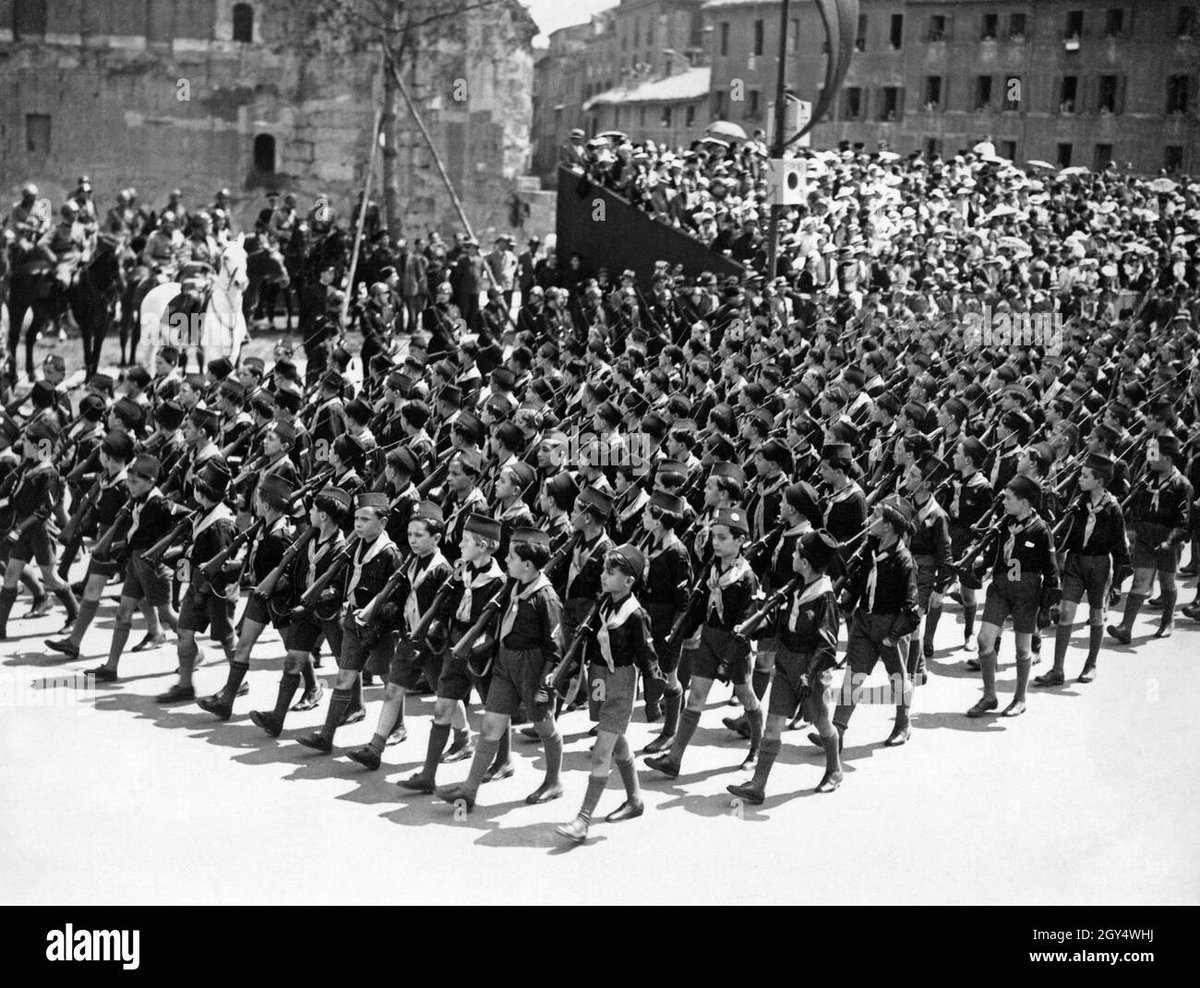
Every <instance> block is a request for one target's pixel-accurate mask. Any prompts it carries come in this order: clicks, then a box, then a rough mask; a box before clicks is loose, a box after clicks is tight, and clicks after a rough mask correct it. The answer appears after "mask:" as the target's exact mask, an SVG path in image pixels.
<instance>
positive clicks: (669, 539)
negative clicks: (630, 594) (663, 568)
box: [642, 529, 683, 580]
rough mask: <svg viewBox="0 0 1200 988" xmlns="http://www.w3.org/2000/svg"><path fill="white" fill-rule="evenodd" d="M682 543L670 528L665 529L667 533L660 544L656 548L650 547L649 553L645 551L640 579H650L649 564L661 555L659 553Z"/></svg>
mask: <svg viewBox="0 0 1200 988" xmlns="http://www.w3.org/2000/svg"><path fill="white" fill-rule="evenodd" d="M682 544H683V543H682V542H680V541H679V536H678V535H676V534H675V533H674V532H673V531H671V530H670V529H667V535H666V538H664V539H663V540H662V543H661V544H660V545H659V546H658V547H657V548H652V549H651V550H650V552H649V553H647V555H646V565H645V568H644V569H643V570H642V579H643V580H649V579H650V564H651V563H652V562H653V561H654V560H655V559H657V558H658V557H659V556H661V555H662V554H663V553H664V552H666V551H667V550H668V549H670V548H671V547H672V546H676V545H682Z"/></svg>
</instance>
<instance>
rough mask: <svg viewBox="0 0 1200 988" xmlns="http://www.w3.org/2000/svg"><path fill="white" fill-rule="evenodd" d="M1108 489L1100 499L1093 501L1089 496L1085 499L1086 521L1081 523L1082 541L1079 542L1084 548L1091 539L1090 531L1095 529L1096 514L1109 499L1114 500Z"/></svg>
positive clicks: (1105, 505) (1104, 506) (1106, 504)
mask: <svg viewBox="0 0 1200 988" xmlns="http://www.w3.org/2000/svg"><path fill="white" fill-rule="evenodd" d="M1115 500H1116V498H1115V497H1113V496H1112V493H1111V492H1110V491H1105V492H1104V494H1103V495H1102V496H1101V498H1100V500H1099V501H1098V502H1097V501H1093V500H1092V499H1091V497H1089V498H1088V499H1087V521H1086V522H1084V525H1083V542H1082V543H1080V544H1081V545H1082V546H1084V547H1085V548H1086V546H1087V544H1088V542H1090V541H1091V538H1092V532H1094V531H1095V530H1096V516H1097V515H1099V514H1100V512H1101V511H1103V510H1104V509H1105V508H1106V507H1108V502H1109V501H1115Z"/></svg>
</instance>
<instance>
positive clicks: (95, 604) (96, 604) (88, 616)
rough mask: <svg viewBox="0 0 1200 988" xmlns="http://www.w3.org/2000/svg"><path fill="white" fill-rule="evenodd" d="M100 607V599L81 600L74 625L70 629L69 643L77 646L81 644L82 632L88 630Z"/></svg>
mask: <svg viewBox="0 0 1200 988" xmlns="http://www.w3.org/2000/svg"><path fill="white" fill-rule="evenodd" d="M99 609H100V601H98V600H86V599H85V600H83V601H81V602H80V604H79V616H78V617H76V618H75V626H74V627H73V628H72V629H71V639H70V640H71V644H72V645H74V646H75V647H76V648H78V647H79V646H80V645H81V644H83V635H84V632H86V631H87V630H88V628H89V627H90V626H91V623H92V621H93V620H95V618H96V611H98V610H99Z"/></svg>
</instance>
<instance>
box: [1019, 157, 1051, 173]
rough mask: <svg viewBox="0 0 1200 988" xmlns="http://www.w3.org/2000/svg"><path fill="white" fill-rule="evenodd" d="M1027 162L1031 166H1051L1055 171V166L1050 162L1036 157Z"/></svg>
mask: <svg viewBox="0 0 1200 988" xmlns="http://www.w3.org/2000/svg"><path fill="white" fill-rule="evenodd" d="M1025 164H1027V165H1028V166H1029V167H1030V168H1049V169H1050V171H1054V166H1053V165H1052V164H1050V162H1048V161H1039V160H1038V159H1037V158H1034V159H1033V160H1032V161H1027V162H1025Z"/></svg>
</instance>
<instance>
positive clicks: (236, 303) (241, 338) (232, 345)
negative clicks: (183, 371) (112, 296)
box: [140, 234, 250, 371]
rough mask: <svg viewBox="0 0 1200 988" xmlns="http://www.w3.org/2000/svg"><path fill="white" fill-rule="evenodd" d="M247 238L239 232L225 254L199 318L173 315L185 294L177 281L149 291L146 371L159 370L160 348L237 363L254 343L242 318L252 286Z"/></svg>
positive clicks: (144, 325) (144, 323)
mask: <svg viewBox="0 0 1200 988" xmlns="http://www.w3.org/2000/svg"><path fill="white" fill-rule="evenodd" d="M244 239H245V238H244V235H241V234H239V235H238V237H237V239H236V240H231V241H229V243H227V244H226V245H225V248H224V250H222V252H221V259H220V261H218V263H217V272H216V274H215V275H214V276H213V278H212V294H211V295H210V296H209V300H208V305H207V307H206V308H205V310H204V314H203V316H202V317H200V318H199V319H193V318H191V317H188V316H186V315H185V314H183V313H179V312H176V313H171V314H170V315H169V316H168V307H169V305H170V303H171V302H172V301H173V300H174V299H176V298H178V296H179V293H180V292H182V291H183V286H182V285H181V284H180V283H179V282H177V281H168V282H166V283H165V284H162V285H156V286H155V287H154V288H152V289H151V290H150V291H149V292H147V293H146V297H145V298H144V299H143V300H142V310H141V313H140V317H141V323H142V340H141V343H142V348H143V360H142V366H143V367H148V368H153V367H154V358H155V356H156V355H157V353H158V350H159V348H160V347H163V346H167V345H171V346H175V347H178V348H179V350H180V352H181V353H185V354H186V351H187V350H188V349H189V348H195V349H198V350H201V351H203V353H204V356H205V358H206V359H209V360H211V359H213V357H228V358H229V359H230V360H232V361H233V362H234V363H235V364H236V363H237V361H238V355H239V354H240V353H241V349H242V346H243V344H244V343H245V342H246V340H247V339H248V333H247V331H246V318H245V316H244V315H243V314H242V293H243V292H244V291H245V290H246V288H247V287H248V286H249V284H250V279H249V278H248V277H247V274H246V248H245V246H244V245H243V240H244ZM210 354H211V356H210ZM185 359H186V358H185ZM203 369H204V368H201V370H202V371H203Z"/></svg>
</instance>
